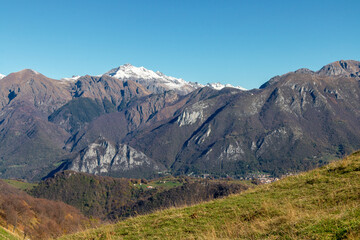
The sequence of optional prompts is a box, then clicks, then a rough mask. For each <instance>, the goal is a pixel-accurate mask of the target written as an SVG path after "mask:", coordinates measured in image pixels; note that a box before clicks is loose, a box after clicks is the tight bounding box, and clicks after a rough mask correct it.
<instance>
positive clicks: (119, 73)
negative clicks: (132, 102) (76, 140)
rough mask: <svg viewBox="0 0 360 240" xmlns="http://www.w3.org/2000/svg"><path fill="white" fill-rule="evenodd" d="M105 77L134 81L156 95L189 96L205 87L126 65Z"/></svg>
mask: <svg viewBox="0 0 360 240" xmlns="http://www.w3.org/2000/svg"><path fill="white" fill-rule="evenodd" d="M105 75H108V76H111V77H114V78H117V79H120V80H134V81H136V82H138V83H140V84H142V85H143V86H145V88H146V89H149V90H150V91H153V92H156V93H159V92H162V91H164V90H165V91H166V90H174V91H177V92H178V93H180V94H187V93H189V92H191V91H193V90H195V89H197V88H201V87H204V85H202V84H199V83H192V82H187V81H185V80H184V79H182V78H175V77H171V76H166V75H165V74H163V73H162V72H159V71H157V72H154V71H152V70H148V69H146V68H144V67H135V66H133V65H131V64H124V65H122V66H120V67H117V68H113V69H111V70H110V71H108V72H107V73H105ZM206 86H208V87H211V88H213V89H216V90H220V89H222V88H224V87H231V88H237V89H241V90H246V89H245V88H243V87H239V86H238V87H234V86H232V85H231V84H225V85H224V84H221V83H208V84H207V85H206Z"/></svg>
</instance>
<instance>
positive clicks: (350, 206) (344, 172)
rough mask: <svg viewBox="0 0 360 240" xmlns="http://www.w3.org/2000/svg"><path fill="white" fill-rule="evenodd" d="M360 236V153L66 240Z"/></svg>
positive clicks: (354, 237)
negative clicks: (241, 191) (235, 193)
mask: <svg viewBox="0 0 360 240" xmlns="http://www.w3.org/2000/svg"><path fill="white" fill-rule="evenodd" d="M219 238H220V239H228V238H232V239H234V238H236V239H360V152H356V153H354V154H352V155H351V156H349V157H347V158H346V159H344V160H342V161H338V162H334V163H332V164H330V165H327V166H324V167H322V168H320V169H316V170H313V171H310V172H308V173H304V174H300V175H297V176H292V177H288V178H285V179H283V180H280V181H278V182H275V183H273V184H268V185H262V186H259V187H256V188H254V189H251V190H247V191H244V192H243V193H241V194H237V195H233V196H230V197H227V198H225V199H220V200H214V201H212V202H208V203H203V204H199V205H196V206H192V207H187V208H179V209H170V210H165V211H160V212H157V213H154V214H150V215H145V216H139V217H135V218H131V219H128V220H126V221H123V222H119V223H117V224H115V225H108V226H104V227H102V228H98V229H94V230H89V231H87V232H81V233H78V234H75V235H69V236H65V237H63V238H61V239H219Z"/></svg>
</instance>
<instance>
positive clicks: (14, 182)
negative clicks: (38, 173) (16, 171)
mask: <svg viewBox="0 0 360 240" xmlns="http://www.w3.org/2000/svg"><path fill="white" fill-rule="evenodd" d="M3 181H4V182H6V183H7V184H10V185H11V186H13V187H15V188H17V189H20V190H24V191H26V190H31V189H32V188H33V187H35V186H37V184H36V183H28V182H23V181H19V180H13V179H3Z"/></svg>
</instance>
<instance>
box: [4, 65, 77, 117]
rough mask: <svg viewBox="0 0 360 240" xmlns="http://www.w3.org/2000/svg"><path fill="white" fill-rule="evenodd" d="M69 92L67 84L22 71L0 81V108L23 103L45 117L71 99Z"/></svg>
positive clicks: (26, 70)
mask: <svg viewBox="0 0 360 240" xmlns="http://www.w3.org/2000/svg"><path fill="white" fill-rule="evenodd" d="M69 90H70V89H69V85H68V84H65V83H63V82H61V81H57V80H54V79H50V78H47V77H45V76H44V75H42V74H40V73H37V72H35V71H33V70H30V69H24V70H22V71H20V72H16V73H11V74H9V75H7V76H6V77H4V78H3V79H1V81H0V108H1V109H2V108H4V107H5V106H6V105H8V104H11V103H12V102H14V101H24V102H28V103H30V104H32V105H33V106H35V107H36V108H37V109H39V110H40V111H41V112H43V113H44V114H46V115H47V114H50V113H51V112H52V111H54V110H55V109H57V108H59V107H60V106H62V105H63V104H65V103H66V102H67V101H69V100H70V99H71V95H70V92H69Z"/></svg>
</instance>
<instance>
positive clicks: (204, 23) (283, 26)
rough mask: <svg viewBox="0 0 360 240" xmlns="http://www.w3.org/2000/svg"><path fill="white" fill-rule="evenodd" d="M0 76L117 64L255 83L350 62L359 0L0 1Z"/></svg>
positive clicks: (359, 53)
mask: <svg viewBox="0 0 360 240" xmlns="http://www.w3.org/2000/svg"><path fill="white" fill-rule="evenodd" d="M0 9H1V11H0V12H1V13H0V33H1V37H0V73H3V74H8V73H10V72H15V71H19V70H21V69H24V68H31V69H34V70H36V71H39V72H41V73H43V74H44V75H46V76H48V77H51V78H55V79H59V78H62V77H70V76H72V75H85V74H90V75H98V74H102V73H105V72H106V71H108V70H110V69H111V68H113V67H117V66H119V65H122V64H125V63H131V64H133V65H135V66H144V67H146V68H148V69H151V70H154V71H157V70H159V71H161V72H163V73H165V74H167V75H170V76H174V77H181V78H183V79H185V80H187V81H193V82H195V81H197V82H200V83H207V82H222V83H231V84H233V85H240V86H243V87H245V88H248V89H250V88H256V87H259V86H260V85H261V84H262V83H264V82H266V81H267V80H268V79H270V78H271V77H273V76H275V75H280V74H284V73H286V72H289V71H294V70H296V69H298V68H302V67H307V68H310V69H312V70H318V69H319V68H321V67H322V66H323V65H325V64H327V63H330V62H333V61H336V60H341V59H354V60H360V46H359V45H360V41H359V39H360V31H359V25H360V20H359V16H358V15H359V14H358V9H360V1H358V0H353V1H347V0H343V1H332V0H327V1H316V0H312V1H307V0H303V1H285V0H283V1H278V0H273V1H269V0H263V1H262V0H258V1H254V0H252V1H250V0H249V1H242V0H237V1H229V0H228V1H227V0H222V1H220V0H219V1H211V0H204V1H200V0H198V1H194V0H193V1H187V0H181V1H180V0H179V1H176V0H166V1H160V0H158V1H157V0H152V1H151V0H144V1H140V0H139V1H137V0H132V1H130V0H129V1H106V0H104V1H76V0H73V1H67V0H62V1H55V0H51V1H49V0H46V1H42V0H33V1H29V0H26V1H17V0H12V1H10V0H0Z"/></svg>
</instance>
